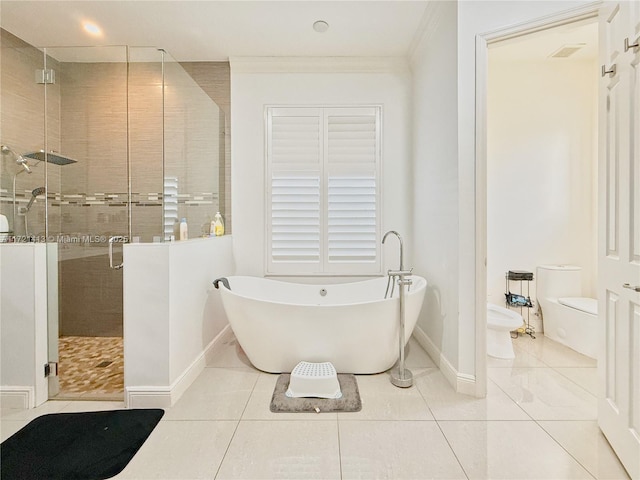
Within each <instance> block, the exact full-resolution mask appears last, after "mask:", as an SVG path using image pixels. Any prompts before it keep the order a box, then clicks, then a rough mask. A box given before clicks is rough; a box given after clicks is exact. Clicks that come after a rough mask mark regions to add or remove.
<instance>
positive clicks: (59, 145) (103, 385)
mask: <svg viewBox="0 0 640 480" xmlns="http://www.w3.org/2000/svg"><path fill="white" fill-rule="evenodd" d="M45 53H46V58H47V59H52V60H48V61H47V65H46V69H48V70H55V84H47V85H46V110H47V118H49V116H50V112H57V115H58V118H59V122H58V125H57V127H56V128H52V126H51V125H50V122H47V126H46V146H45V147H44V150H45V151H46V152H47V156H46V159H47V171H48V182H47V186H48V197H49V240H51V241H53V242H55V243H56V245H57V261H58V262H57V267H58V283H57V287H58V288H57V290H58V291H57V297H58V324H57V326H53V325H52V324H51V323H50V332H49V335H50V339H51V338H52V337H53V338H55V337H57V338H58V345H59V348H60V352H59V357H60V358H59V369H58V371H59V380H60V394H59V396H58V398H62V397H71V398H76V397H78V396H80V397H82V398H89V397H91V396H98V397H99V398H107V397H109V396H113V397H115V398H120V399H121V398H122V395H123V381H122V380H123V377H122V373H123V356H122V305H123V302H122V271H121V270H118V269H114V268H110V259H109V244H110V240H111V241H113V240H114V239H115V244H114V246H115V248H114V250H115V253H116V255H115V256H116V258H115V259H114V260H115V262H114V263H115V264H118V263H120V262H121V255H122V253H121V252H122V248H121V243H123V242H125V241H127V239H128V237H129V198H128V192H129V186H128V166H127V165H128V146H127V51H126V47H62V48H46V49H45ZM51 151H55V155H52V154H51ZM56 328H57V333H56V332H55V330H56ZM52 360H53V359H52Z"/></svg>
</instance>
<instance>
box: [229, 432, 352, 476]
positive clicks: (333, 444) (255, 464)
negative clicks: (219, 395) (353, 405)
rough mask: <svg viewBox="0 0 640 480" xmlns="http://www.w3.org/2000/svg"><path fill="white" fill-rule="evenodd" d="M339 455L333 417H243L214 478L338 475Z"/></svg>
mask: <svg viewBox="0 0 640 480" xmlns="http://www.w3.org/2000/svg"><path fill="white" fill-rule="evenodd" d="M339 455H340V454H339V449H338V426H337V422H336V421H335V420H332V421H326V422H310V421H291V420H282V421H269V420H265V421H245V420H243V421H241V422H240V424H239V425H238V429H237V431H236V433H235V435H234V436H233V439H232V440H231V444H230V445H229V450H228V451H227V454H226V455H225V457H224V460H223V461H222V466H221V467H220V471H219V472H218V476H217V477H216V478H217V479H243V480H247V479H323V480H329V479H334V478H340V456H339Z"/></svg>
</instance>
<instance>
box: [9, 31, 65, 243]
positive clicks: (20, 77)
mask: <svg viewBox="0 0 640 480" xmlns="http://www.w3.org/2000/svg"><path fill="white" fill-rule="evenodd" d="M47 64H48V65H47V67H48V68H54V69H56V68H58V65H57V62H56V61H55V60H54V59H52V58H50V57H49V58H47ZM0 67H1V69H0V87H1V88H0V105H2V108H1V113H0V142H1V144H2V145H8V146H9V147H11V148H12V149H13V150H14V151H16V152H17V153H18V154H25V153H27V152H34V151H38V150H41V149H43V148H44V146H45V138H44V131H45V130H44V121H45V111H44V98H45V87H44V86H43V85H41V84H38V83H36V80H35V74H36V71H37V70H42V69H43V68H44V55H43V53H42V51H40V50H38V49H37V48H35V47H33V46H31V45H29V44H28V43H26V42H24V41H22V40H21V39H19V38H18V37H16V36H14V35H12V34H11V33H9V32H7V31H6V30H4V29H0ZM47 96H48V98H47V101H48V106H49V108H48V110H47V128H48V130H49V138H48V139H47V141H48V148H49V149H52V150H56V151H60V87H59V85H57V84H55V85H47ZM29 163H30V164H31V165H33V168H32V173H31V174H27V173H26V172H23V170H22V167H20V166H19V165H17V164H16V162H15V159H14V158H13V157H12V156H9V155H2V157H0V213H1V214H3V215H5V216H6V217H7V219H8V222H9V228H10V230H11V231H12V232H15V234H19V235H24V234H25V233H26V232H25V221H24V220H25V217H20V216H19V217H17V218H16V219H15V221H14V218H13V181H14V178H15V183H16V196H15V197H16V205H17V206H18V207H19V206H26V204H27V203H28V202H29V200H30V198H31V192H32V191H33V190H34V189H36V188H38V187H42V186H44V183H45V165H44V163H42V162H37V161H35V160H29ZM46 167H47V169H48V175H49V179H50V183H51V184H52V185H59V183H60V182H59V180H60V168H61V167H59V166H57V165H51V164H48V165H46ZM19 172H22V173H19ZM52 191H55V189H52ZM58 192H59V190H58ZM42 198H43V197H41V199H39V200H37V201H36V202H35V203H34V204H33V206H32V207H31V209H30V211H29V214H28V216H27V217H26V218H27V227H28V233H29V234H31V235H36V236H42V235H44V230H45V228H44V226H45V208H44V200H43V199H42ZM59 225H60V211H59V207H53V206H51V205H50V209H49V226H50V228H52V229H53V231H57V230H59V228H60V227H59Z"/></svg>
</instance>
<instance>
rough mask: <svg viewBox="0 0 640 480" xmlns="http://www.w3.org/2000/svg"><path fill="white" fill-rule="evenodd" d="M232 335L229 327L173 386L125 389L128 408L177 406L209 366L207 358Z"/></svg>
mask: <svg viewBox="0 0 640 480" xmlns="http://www.w3.org/2000/svg"><path fill="white" fill-rule="evenodd" d="M230 335H231V326H230V325H227V326H225V327H224V328H223V329H222V331H221V332H220V333H219V334H218V335H216V337H215V338H214V339H213V340H212V341H211V342H210V343H209V345H207V346H206V347H205V349H204V350H203V351H202V353H200V355H198V356H197V357H196V359H195V360H194V361H193V362H192V363H191V365H189V366H188V367H187V368H186V369H185V371H184V372H182V374H181V375H180V376H179V377H178V378H177V379H176V380H175V381H174V382H173V383H172V384H171V385H167V386H166V387H165V386H140V387H138V386H132V387H125V391H126V395H125V406H126V408H169V407H171V406H172V405H175V404H176V402H177V401H178V400H179V399H180V397H182V395H183V394H184V392H185V391H186V390H187V388H189V387H190V386H191V384H192V383H193V382H194V381H195V379H196V378H198V375H200V374H201V373H202V372H203V370H204V369H205V367H206V366H207V360H206V359H207V357H208V356H209V355H212V353H213V352H214V351H216V350H217V349H218V348H220V346H221V345H222V344H223V343H224V342H225V341H226V340H227V337H229V336H230Z"/></svg>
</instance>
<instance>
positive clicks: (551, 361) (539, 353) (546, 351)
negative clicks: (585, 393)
mask: <svg viewBox="0 0 640 480" xmlns="http://www.w3.org/2000/svg"><path fill="white" fill-rule="evenodd" d="M518 340H519V341H518V343H517V347H518V348H520V349H522V350H524V351H525V352H527V353H529V354H531V355H533V356H535V357H536V358H537V359H538V360H540V361H542V362H543V363H545V364H546V365H548V366H549V367H596V366H597V361H596V360H595V359H593V358H589V357H587V356H586V355H582V354H581V353H578V352H576V351H575V350H572V349H570V348H569V347H566V346H565V345H562V344H561V343H558V342H556V341H554V340H551V339H550V338H547V337H545V336H544V335H541V334H538V335H536V338H535V339H533V338H531V337H529V336H528V335H524V336H522V337H520V338H519V339H518ZM520 340H521V341H520Z"/></svg>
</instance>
